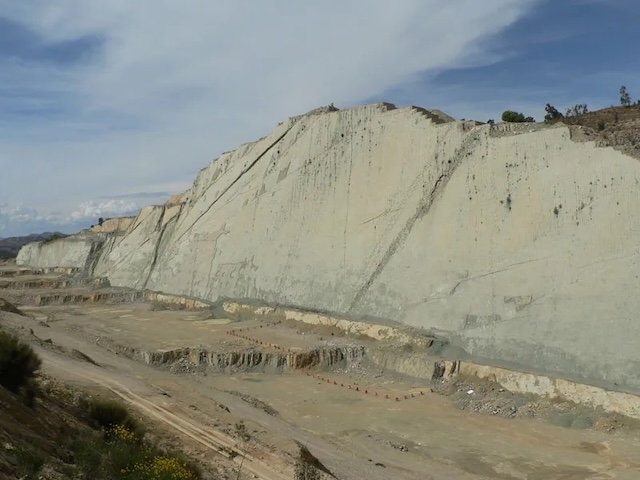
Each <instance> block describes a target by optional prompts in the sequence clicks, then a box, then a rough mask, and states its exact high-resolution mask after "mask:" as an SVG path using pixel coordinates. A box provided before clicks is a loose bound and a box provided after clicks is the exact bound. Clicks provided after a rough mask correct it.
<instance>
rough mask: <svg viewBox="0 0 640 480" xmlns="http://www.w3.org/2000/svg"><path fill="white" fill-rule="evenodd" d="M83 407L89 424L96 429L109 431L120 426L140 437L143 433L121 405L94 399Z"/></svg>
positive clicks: (111, 401)
mask: <svg viewBox="0 0 640 480" xmlns="http://www.w3.org/2000/svg"><path fill="white" fill-rule="evenodd" d="M85 407H86V411H87V414H88V415H89V419H90V420H91V423H92V424H93V426H94V427H96V428H103V429H105V431H109V430H112V429H114V428H115V427H118V426H122V427H125V428H126V429H127V430H129V431H130V432H133V433H134V434H136V435H137V436H140V437H141V436H142V434H143V433H144V431H143V428H142V425H140V423H139V422H138V421H137V420H136V419H135V418H133V417H132V416H131V414H130V413H129V411H128V410H127V408H126V407H125V406H124V405H122V404H121V403H118V402H116V401H113V400H102V399H96V398H94V399H91V400H89V401H88V402H87V404H86V405H85Z"/></svg>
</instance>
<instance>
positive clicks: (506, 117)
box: [502, 110, 535, 123]
mask: <svg viewBox="0 0 640 480" xmlns="http://www.w3.org/2000/svg"><path fill="white" fill-rule="evenodd" d="M502 121H503V122H513V123H522V122H535V119H534V118H533V117H525V116H524V114H523V113H520V112H514V111H513V110H505V111H504V112H502Z"/></svg>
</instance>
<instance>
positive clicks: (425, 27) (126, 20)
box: [0, 0, 541, 217]
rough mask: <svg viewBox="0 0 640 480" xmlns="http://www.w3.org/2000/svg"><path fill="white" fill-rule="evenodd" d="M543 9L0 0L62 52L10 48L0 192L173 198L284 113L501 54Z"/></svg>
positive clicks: (26, 199)
mask: <svg viewBox="0 0 640 480" xmlns="http://www.w3.org/2000/svg"><path fill="white" fill-rule="evenodd" d="M540 3H541V2H540V1H536V0H485V1H483V2H478V1H477V0H452V1H449V2H442V1H440V0H397V1H395V2H389V1H387V0H370V1H368V2H366V3H363V2H361V1H359V0H340V1H338V0H327V1H324V2H288V1H287V2H285V1H284V0H269V1H261V2H246V1H236V0H219V1H216V2H210V1H205V0H194V1H192V2H186V3H185V2H157V1H152V0H138V1H136V2H126V1H124V0H114V1H109V2H87V1H84V0H57V1H56V2H50V1H48V0H23V1H20V2H16V1H14V0H0V12H1V13H0V16H2V17H4V20H5V22H12V23H13V24H14V25H17V26H19V27H20V28H22V29H23V30H26V31H28V32H30V35H32V36H33V39H35V40H33V39H32V40H33V41H36V42H37V43H38V45H40V47H42V48H41V51H46V49H47V48H49V49H54V48H55V49H56V50H55V51H56V55H57V56H58V57H60V58H63V57H64V58H65V59H66V60H65V62H56V61H48V60H47V59H46V58H43V57H42V55H40V56H36V57H34V56H33V55H26V54H23V55H22V56H21V53H20V52H19V51H17V50H16V52H15V55H13V56H11V55H6V54H5V55H3V54H2V53H1V52H2V51H0V85H2V87H0V106H2V107H3V108H1V109H0V124H1V125H2V131H3V132H4V134H2V133H0V164H1V166H2V168H3V169H4V173H5V176H4V177H3V178H2V179H0V183H1V188H0V201H4V202H11V203H12V204H18V203H21V204H23V205H33V206H34V207H35V208H37V209H38V210H39V211H45V210H47V209H49V208H50V209H52V210H53V209H55V210H60V211H63V212H67V213H66V215H67V217H68V216H69V215H70V214H71V212H82V211H83V210H81V209H78V208H77V205H78V204H80V203H81V202H84V201H87V199H91V200H89V201H93V202H94V203H92V204H90V205H85V206H86V208H85V210H84V212H91V213H94V212H95V211H97V209H99V206H100V204H101V202H100V199H101V198H102V199H105V198H106V197H110V198H111V199H121V200H127V199H133V198H136V197H132V196H131V195H132V193H131V192H150V191H163V192H164V191H168V192H170V193H177V192H178V191H179V190H177V189H174V188H169V187H170V186H174V187H178V186H179V187H180V189H182V188H183V186H186V185H187V184H188V183H189V182H190V181H191V180H192V179H193V177H194V175H195V174H196V172H197V171H198V170H199V169H200V168H201V167H203V166H204V165H205V164H206V163H207V162H208V161H210V160H211V159H212V158H213V157H214V156H215V155H217V153H218V152H221V151H224V150H229V149H231V148H234V147H235V146H236V145H237V144H238V143H241V142H244V141H249V140H252V139H254V138H256V137H258V136H260V135H263V134H265V133H266V132H267V131H269V130H270V129H271V128H272V127H273V126H274V125H275V123H277V122H278V121H280V120H282V119H283V118H285V117H287V116H290V115H294V114H298V113H302V112H304V111H306V110H309V109H311V108H314V107H316V106H319V105H323V104H328V103H331V102H334V103H335V104H336V105H338V106H349V105H354V104H357V103H360V102H363V101H365V100H367V99H369V98H371V97H373V96H375V95H378V94H380V93H381V92H384V91H387V90H389V89H392V88H394V87H396V86H399V85H402V84H405V83H407V82H412V81H415V80H416V79H418V78H420V77H421V76H424V75H427V76H428V75H431V74H434V73H435V72H440V71H443V70H446V69H450V68H457V67H469V66H472V65H473V66H478V65H483V64H486V63H491V62H496V61H498V60H499V59H500V58H502V55H503V54H506V53H507V50H506V49H504V48H502V47H503V46H502V45H501V44H500V42H499V41H497V40H496V36H497V35H499V34H500V32H502V31H503V30H504V29H505V28H508V27H509V26H510V25H513V24H514V22H516V21H518V20H519V19H521V18H522V17H523V16H524V15H525V14H526V13H527V12H530V11H531V9H532V8H533V7H534V6H535V5H538V4H540ZM65 48H68V49H71V48H73V49H74V51H73V55H71V54H69V55H67V56H65ZM3 51H5V52H6V49H5V50H3ZM439 106H442V105H439ZM138 198H142V197H138Z"/></svg>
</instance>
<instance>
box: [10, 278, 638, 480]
mask: <svg viewBox="0 0 640 480" xmlns="http://www.w3.org/2000/svg"><path fill="white" fill-rule="evenodd" d="M9 286H10V285H9ZM0 296H8V297H11V298H27V297H26V296H24V295H23V294H22V293H20V292H17V290H16V291H14V290H11V289H10V288H5V289H3V291H2V293H1V294H0ZM20 308H22V309H23V311H24V312H25V313H26V314H28V315H29V316H28V317H22V316H18V315H14V314H9V313H0V320H1V321H2V325H3V326H4V327H6V328H10V329H12V330H15V331H18V332H20V334H21V335H22V336H23V337H24V338H26V339H29V340H30V341H31V342H32V343H33V344H34V346H35V347H36V348H37V350H38V353H39V354H40V355H41V356H42V357H43V360H44V371H45V373H47V374H49V375H52V376H54V377H56V378H58V379H60V380H62V381H64V382H68V383H70V384H72V385H74V386H77V387H81V388H83V389H89V390H91V391H94V392H95V391H99V392H103V393H102V394H106V392H111V394H115V395H117V396H118V397H120V398H121V399H122V400H124V401H125V402H127V403H129V404H131V405H132V406H133V407H135V409H136V410H137V411H138V412H139V413H140V415H142V416H144V417H145V418H146V419H147V421H148V422H150V423H151V424H155V425H158V426H161V427H162V430H163V431H164V432H165V434H166V435H168V436H171V437H173V438H174V439H175V442H177V443H178V444H179V445H180V446H181V447H182V448H184V449H185V450H186V452H188V453H189V454H190V455H192V456H194V457H195V458H198V459H199V460H201V461H202V462H203V463H205V464H207V465H209V466H211V468H212V469H213V470H214V471H217V472H218V474H219V475H220V476H221V477H222V478H225V477H226V478H236V477H235V476H236V472H237V470H238V469H239V468H240V465H241V464H242V474H241V477H240V478H260V479H265V480H267V479H274V480H280V479H283V480H284V479H291V478H294V469H293V463H294V462H295V455H296V452H297V446H296V443H295V442H300V443H301V444H303V445H305V446H306V447H307V448H308V449H309V451H310V452H311V453H312V454H313V455H314V456H315V457H317V458H318V459H319V460H320V461H321V462H322V464H324V465H325V466H326V467H327V468H328V469H329V470H330V471H331V472H332V473H333V475H334V476H335V478H339V479H344V480H347V479H353V480H360V479H372V480H376V479H379V480H387V479H407V480H408V479H505V480H506V479H509V480H511V479H527V480H536V479H539V480H543V479H565V480H578V479H591V480H604V479H610V478H616V479H637V478H640V430H637V429H636V428H634V427H633V425H632V422H630V423H629V424H628V425H627V426H625V427H624V428H616V429H610V430H611V431H610V432H604V431H602V429H598V428H563V427H560V426H556V425H552V424H551V423H549V422H545V421H542V420H540V419H529V418H499V417H500V415H482V414H479V413H473V412H471V411H464V410H461V409H460V408H456V406H455V403H456V402H457V401H459V399H460V398H461V397H468V398H470V399H471V398H475V399H476V400H477V401H479V402H481V401H482V397H480V395H481V393H480V392H479V391H478V393H476V392H475V391H474V392H472V393H467V391H464V392H460V391H457V392H455V395H454V394H451V395H441V394H438V393H434V392H433V391H432V389H433V388H432V387H433V386H431V385H429V383H428V382H427V381H425V380H416V379H410V378H403V377H401V376H399V375H395V374H392V373H391V372H383V371H380V369H379V368H376V367H375V366H374V365H370V364H369V363H368V362H367V361H366V359H362V358H360V357H358V356H357V355H356V356H353V357H348V356H345V357H339V356H338V357H335V358H333V357H332V359H333V360H331V359H329V360H327V358H328V357H322V355H325V354H326V355H329V354H328V353H326V352H330V351H334V350H335V351H347V350H349V351H351V350H353V351H357V350H358V349H359V348H362V349H365V348H368V347H371V341H369V342H367V341H364V340H362V339H355V338H349V337H348V336H342V335H339V332H329V331H326V332H311V331H309V330H308V329H307V330H305V329H304V328H295V325H290V324H276V325H272V324H269V323H267V322H260V321H258V320H253V321H243V322H231V320H229V319H224V318H212V317H213V315H212V312H210V311H186V310H162V309H157V308H154V306H153V305H151V304H148V303H140V302H138V303H132V304H101V303H86V304H83V305H63V306H55V305H54V306H40V307H36V306H29V305H27V304H22V305H20ZM232 330H233V331H234V332H236V333H235V334H234V335H231V334H230V331H232ZM238 332H240V333H238ZM332 333H333V335H332ZM242 337H245V338H242ZM261 342H262V343H261ZM186 348H188V349H191V350H190V351H189V352H188V354H185V355H184V356H182V357H180V356H175V355H174V356H165V357H162V358H163V360H162V361H157V362H155V363H154V362H149V361H148V359H149V358H156V357H153V356H151V357H150V356H149V354H150V353H153V352H175V351H176V350H181V349H186ZM350 349H351V350H350ZM193 351H197V352H198V353H197V356H199V357H198V358H204V357H200V355H201V353H202V352H206V355H208V357H207V358H212V355H214V354H215V355H222V356H223V357H219V358H232V357H233V356H235V357H238V358H240V357H242V355H245V356H246V357H247V358H252V359H255V358H259V360H255V361H253V360H252V362H253V363H251V362H248V361H244V362H242V361H238V362H236V363H231V364H229V365H227V366H225V367H224V368H219V367H218V366H217V364H216V365H214V364H212V363H211V361H209V360H207V361H195V362H191V363H190V362H189V359H190V358H191V359H193V357H194V353H193ZM78 352H81V353H78ZM145 352H146V353H147V356H146V357H145V355H144V353H145ZM305 352H306V353H307V354H308V358H323V359H324V360H323V361H322V362H320V363H317V364H315V365H314V364H313V363H312V364H311V366H310V367H308V368H293V363H290V361H289V360H287V361H288V362H289V363H286V362H285V363H284V364H282V365H281V366H280V367H278V366H277V364H274V363H271V364H269V363H268V361H267V360H266V358H267V355H274V356H277V355H281V356H284V357H282V358H292V357H291V356H292V355H295V354H303V353H305ZM312 352H321V353H320V354H312ZM322 352H325V353H324V354H323V353H322ZM256 354H261V356H259V357H256V356H255V355H256ZM206 355H205V356H206ZM313 355H316V357H314V356H313ZM318 355H320V356H319V357H318ZM287 356H289V357H287ZM157 358H160V357H157ZM274 358H276V357H274ZM305 358H306V357H305ZM145 359H146V360H145ZM274 361H275V360H274ZM148 363H150V364H148ZM182 367H183V368H182ZM341 385H342V386H341ZM465 388H466V387H465ZM435 390H436V391H437V390H438V389H437V388H436V389H435ZM458 390H459V389H458ZM365 391H366V393H365ZM376 393H377V395H375V394H376ZM503 394H505V395H509V393H508V392H503ZM412 395H413V396H412ZM387 396H388V397H389V398H388V399H387V398H386V397H387ZM396 397H397V398H398V401H396V400H395V398H396ZM405 397H406V399H405ZM322 475H324V477H322V476H320V474H318V476H316V477H308V478H330V477H329V476H328V475H325V474H322Z"/></svg>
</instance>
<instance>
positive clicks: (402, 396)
mask: <svg viewBox="0 0 640 480" xmlns="http://www.w3.org/2000/svg"><path fill="white" fill-rule="evenodd" d="M305 373H306V375H307V376H308V377H313V378H315V379H317V380H321V381H323V382H324V383H328V384H333V385H336V386H338V385H339V386H341V387H346V388H348V389H349V390H355V391H356V392H362V393H364V394H365V395H372V396H374V397H378V398H384V399H385V400H395V401H396V402H399V401H400V400H409V399H410V398H414V397H416V394H415V393H410V394H406V395H401V396H397V397H394V396H392V395H388V394H385V395H384V396H382V395H378V392H375V391H369V390H363V389H361V388H360V387H358V386H356V385H349V384H348V383H347V384H345V383H338V382H336V381H335V380H330V379H328V378H325V377H323V376H321V375H314V374H313V373H311V372H305ZM420 395H424V392H423V391H420Z"/></svg>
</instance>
